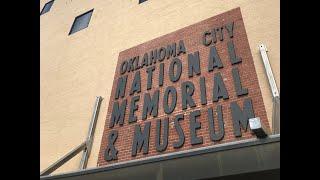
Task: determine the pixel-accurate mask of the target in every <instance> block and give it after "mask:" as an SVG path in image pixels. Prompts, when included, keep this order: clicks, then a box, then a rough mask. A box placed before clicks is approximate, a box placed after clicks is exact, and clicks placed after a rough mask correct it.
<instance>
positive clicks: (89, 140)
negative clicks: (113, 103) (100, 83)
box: [79, 96, 102, 170]
mask: <svg viewBox="0 0 320 180" xmlns="http://www.w3.org/2000/svg"><path fill="white" fill-rule="evenodd" d="M101 100H102V97H101V96H97V97H96V103H95V105H94V110H93V114H92V117H91V122H90V127H89V132H88V136H87V140H86V149H85V150H84V151H83V154H82V158H81V161H80V166H79V169H80V170H81V169H85V168H86V167H87V163H88V158H89V155H90V152H91V148H92V142H93V135H94V130H95V127H96V124H97V119H98V118H97V117H98V114H99V109H100V103H101Z"/></svg>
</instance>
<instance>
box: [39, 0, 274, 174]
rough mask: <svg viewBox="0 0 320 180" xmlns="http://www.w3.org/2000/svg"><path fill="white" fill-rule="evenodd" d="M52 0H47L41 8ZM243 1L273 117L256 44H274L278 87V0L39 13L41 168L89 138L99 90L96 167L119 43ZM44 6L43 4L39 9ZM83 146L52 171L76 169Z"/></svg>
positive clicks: (68, 3)
mask: <svg viewBox="0 0 320 180" xmlns="http://www.w3.org/2000/svg"><path fill="white" fill-rule="evenodd" d="M48 1H49V0H41V3H40V11H41V9H42V7H43V6H44V4H45V3H46V2H48ZM236 7H240V8H241V12H242V15H243V19H244V23H245V28H246V31H247V35H248V39H249V44H250V48H251V51H252V55H253V59H254V63H255V66H256V70H257V74H258V79H259V84H260V86H261V90H262V95H263V98H264V102H265V106H266V110H267V114H268V119H269V121H270V124H271V113H272V99H271V94H270V90H269V86H268V83H267V77H266V75H265V72H264V69H263V64H262V60H261V57H260V54H259V50H258V45H259V43H261V42H263V43H264V44H266V45H267V47H268V50H269V52H268V53H269V54H268V55H269V59H270V61H271V66H272V70H273V72H274V74H275V77H276V82H277V85H278V88H280V2H279V0H259V1H257V0H224V1H221V0H148V1H147V2H145V3H142V4H140V5H139V4H138V0H117V1H112V0H92V1H86V0H73V1H72V0H56V1H55V2H54V4H53V6H52V8H51V10H50V12H48V13H47V14H45V15H42V16H40V23H41V25H40V33H41V35H40V36H41V37H40V53H41V55H40V65H41V69H40V73H41V74H40V76H41V80H40V84H41V91H40V100H41V101H40V108H41V110H40V112H41V114H40V117H41V121H40V171H41V170H43V169H45V168H46V167H48V166H49V165H51V164H52V163H53V162H55V161H56V160H57V159H59V158H61V157H62V156H63V155H65V154H66V153H67V152H68V151H70V150H71V149H72V148H74V147H76V146H77V145H79V144H80V143H81V142H83V141H84V140H85V138H86V135H87V131H88V127H89V123H90V118H91V114H92V110H93V105H94V101H95V96H97V95H100V96H102V97H103V98H104V100H103V101H102V105H101V109H100V114H99V118H98V122H97V127H96V131H95V137H94V143H93V148H92V152H91V156H90V159H89V162H88V168H93V167H96V163H97V157H98V152H99V146H100V141H101V137H102V131H103V126H104V121H105V116H106V111H107V104H108V101H109V95H110V92H111V88H112V81H113V75H114V72H115V67H116V63H117V59H118V54H119V52H120V51H122V50H125V49H128V48H130V47H132V46H135V45H138V44H141V43H143V42H146V41H148V40H151V39H154V38H156V37H159V36H161V35H165V34H167V33H170V32H173V31H175V30H178V29H180V28H182V27H185V26H188V25H191V24H194V23H196V22H199V21H201V20H204V19H206V18H209V17H212V16H214V15H217V14H220V13H223V12H225V11H228V10H230V9H233V8H236ZM93 8H94V11H93V15H92V17H91V21H90V25H89V27H88V28H86V29H84V30H82V31H79V32H77V33H75V34H73V35H71V36H68V33H69V30H70V27H71V25H72V22H73V20H74V18H75V17H76V16H78V15H80V14H82V13H84V12H86V11H88V10H91V9H93ZM40 11H39V12H40ZM80 157H81V154H79V155H77V156H76V157H75V158H73V159H72V160H71V161H70V162H68V163H67V164H65V165H64V166H62V167H61V168H60V169H58V170H56V171H55V172H54V173H53V174H56V173H62V172H67V171H73V170H77V168H78V166H79V162H80Z"/></svg>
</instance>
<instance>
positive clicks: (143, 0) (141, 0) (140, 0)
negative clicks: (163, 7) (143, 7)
mask: <svg viewBox="0 0 320 180" xmlns="http://www.w3.org/2000/svg"><path fill="white" fill-rule="evenodd" d="M145 1H147V0H139V4H141V3H143V2H145Z"/></svg>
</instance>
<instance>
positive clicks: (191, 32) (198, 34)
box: [98, 8, 269, 166]
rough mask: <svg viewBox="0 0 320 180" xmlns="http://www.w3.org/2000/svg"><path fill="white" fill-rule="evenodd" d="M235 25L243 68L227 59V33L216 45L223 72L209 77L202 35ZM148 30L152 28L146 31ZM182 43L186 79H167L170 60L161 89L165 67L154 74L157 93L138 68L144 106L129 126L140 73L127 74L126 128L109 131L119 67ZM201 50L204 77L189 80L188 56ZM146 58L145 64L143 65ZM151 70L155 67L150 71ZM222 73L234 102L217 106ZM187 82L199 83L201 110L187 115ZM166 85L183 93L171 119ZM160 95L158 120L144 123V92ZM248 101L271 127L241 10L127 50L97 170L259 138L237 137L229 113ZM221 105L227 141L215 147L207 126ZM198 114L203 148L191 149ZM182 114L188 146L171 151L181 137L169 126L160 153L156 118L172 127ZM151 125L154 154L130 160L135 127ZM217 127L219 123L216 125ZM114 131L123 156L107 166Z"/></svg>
mask: <svg viewBox="0 0 320 180" xmlns="http://www.w3.org/2000/svg"><path fill="white" fill-rule="evenodd" d="M232 21H233V22H234V30H233V31H234V34H233V38H232V39H233V42H234V45H235V51H236V54H237V56H239V57H241V58H242V62H241V63H239V64H235V65H232V64H231V62H230V60H229V55H228V48H227V42H228V41H229V40H230V37H229V36H228V34H227V32H226V31H225V32H224V40H223V41H219V40H218V41H217V43H216V48H217V51H218V54H219V56H220V58H221V61H222V64H223V66H224V67H223V68H221V69H217V68H215V69H214V71H212V72H208V71H207V65H208V56H209V50H210V46H208V47H206V46H204V45H203V44H202V34H203V32H205V31H207V30H211V29H212V28H214V27H221V26H224V25H226V24H228V23H230V22H232ZM146 28H147V26H146ZM179 40H183V41H184V44H185V47H186V51H187V53H186V54H181V55H180V56H178V58H179V59H180V60H181V61H182V68H183V71H182V75H181V77H180V79H179V81H177V82H175V83H172V82H171V81H170V80H169V76H168V67H169V64H170V61H171V60H172V59H173V58H170V59H165V60H164V61H163V62H164V67H165V76H164V85H163V86H162V87H159V86H158V73H159V65H160V63H159V62H157V63H156V64H155V68H156V69H155V71H154V73H153V85H152V89H150V90H147V73H146V67H144V68H142V69H139V71H140V73H141V93H139V94H134V95H133V96H136V95H140V100H139V102H138V103H137V104H138V105H139V110H138V111H136V112H135V115H136V116H137V118H138V122H136V123H131V124H129V123H128V118H129V111H130V101H131V98H132V97H133V96H130V95H129V91H130V88H131V82H132V80H133V78H134V74H135V72H136V71H135V72H129V73H126V74H128V81H127V82H128V84H127V86H126V94H125V97H124V98H123V99H127V101H128V103H127V104H128V105H127V108H126V115H125V120H124V124H123V126H119V124H116V125H115V126H114V127H113V128H109V120H110V116H111V112H112V108H113V102H114V97H115V89H116V86H117V81H118V78H119V77H120V76H121V75H120V65H121V62H122V61H123V60H127V59H129V58H132V57H135V56H140V58H142V57H143V55H144V53H146V52H148V53H149V52H150V51H151V50H154V49H159V48H160V47H166V46H167V45H169V44H170V45H171V44H172V43H174V42H176V43H177V44H178V42H179ZM196 51H199V54H200V63H201V75H199V76H193V77H191V78H189V77H188V59H187V56H188V54H189V53H194V52H196ZM141 60H142V59H140V61H141ZM148 67H150V66H148ZM233 67H238V69H239V73H240V78H241V84H242V86H243V87H245V88H247V89H248V95H244V96H241V97H238V96H237V95H236V92H235V87H234V84H233V78H232V72H231V70H232V68H233ZM217 72H220V73H221V75H222V78H223V80H224V83H225V85H226V88H227V90H228V94H229V99H227V100H223V99H219V101H218V102H212V100H211V99H212V89H213V75H214V74H215V73H217ZM201 76H203V77H205V78H206V88H207V89H206V91H207V101H208V104H207V105H205V106H203V105H201V103H200V85H199V78H200V77H201ZM184 81H191V82H193V83H194V86H195V89H196V90H195V93H194V95H193V99H194V101H195V103H196V105H197V107H195V108H190V107H188V109H187V110H185V111H183V110H182V106H181V93H180V89H181V84H182V82H184ZM167 86H174V87H175V88H176V90H177V93H178V99H177V106H176V108H175V111H174V112H173V113H172V114H170V115H166V114H165V113H164V111H163V107H162V99H163V93H164V91H165V88H166V87H167ZM157 89H159V90H160V97H159V111H158V117H156V118H153V117H152V116H148V118H147V119H146V120H145V121H139V120H140V119H141V115H142V109H143V97H144V93H146V92H148V93H150V95H151V96H152V95H153V92H154V91H155V90H157ZM246 98H251V100H252V104H253V110H254V114H255V116H256V117H260V118H261V120H262V123H264V125H265V126H266V127H267V128H269V124H268V120H267V115H266V111H265V107H264V103H263V100H262V96H261V92H260V88H259V84H258V79H257V75H256V71H255V67H254V64H253V60H252V55H251V51H250V47H249V44H248V40H247V35H246V32H245V27H244V23H243V19H242V16H241V12H240V8H236V9H233V10H231V11H228V12H225V13H223V14H220V15H217V16H214V17H211V18H209V19H206V20H203V21H201V22H199V23H196V24H193V25H191V26H188V27H185V28H183V29H180V30H178V31H175V32H172V33H170V34H167V35H164V36H162V37H159V38H156V39H154V40H151V41H149V42H146V43H143V44H140V45H138V46H136V47H133V48H130V49H128V50H125V51H122V52H121V53H120V54H119V59H118V64H117V69H116V73H115V77H114V81H113V89H112V93H111V98H110V102H109V106H108V114H107V117H106V122H105V127H104V133H103V137H102V141H101V147H100V153H99V158H98V166H103V165H107V164H111V163H115V162H122V161H127V160H132V159H139V158H144V157H149V156H154V155H158V154H165V153H170V152H175V151H182V150H186V149H191V148H199V147H203V146H209V145H214V144H221V143H226V142H230V141H237V140H242V139H247V138H252V137H254V136H253V135H252V134H251V132H250V128H248V130H247V131H246V132H245V131H244V130H243V129H242V130H241V131H242V137H240V138H236V137H235V136H234V133H233V122H232V117H231V110H230V103H231V102H233V101H236V102H237V103H238V105H239V106H240V107H241V108H242V105H243V101H244V99H246ZM123 99H121V98H120V99H119V100H118V101H119V104H121V102H122V100H123ZM217 105H222V111H223V120H224V128H225V135H224V138H223V139H222V140H221V141H219V142H212V141H211V140H210V136H209V127H208V121H207V109H208V108H209V107H213V110H214V111H215V110H216V106H217ZM196 109H200V110H201V116H200V118H199V119H198V121H199V122H201V129H199V130H197V136H202V137H203V144H200V145H195V146H192V145H191V144H190V130H189V113H190V112H191V111H194V110H196ZM180 113H183V114H184V115H185V117H184V120H182V121H180V124H181V127H182V128H183V131H184V135H185V143H184V145H183V146H182V147H181V148H179V149H174V148H173V146H172V143H173V142H174V141H177V140H178V135H177V132H176V130H175V128H174V127H173V126H170V125H169V139H168V147H167V149H166V150H165V151H164V152H161V153H160V152H157V151H156V149H155V133H156V130H155V128H156V122H155V120H156V119H159V118H161V119H163V118H164V117H169V123H170V122H173V118H174V117H175V115H177V114H180ZM214 119H215V122H216V121H217V117H216V116H215V117H214ZM147 121H151V129H150V139H149V153H148V154H147V155H143V154H142V151H141V152H138V153H137V156H136V157H131V148H132V141H133V136H134V126H135V125H136V124H137V123H139V124H141V126H142V129H143V128H144V124H145V122H147ZM216 124H217V123H215V125H216ZM215 128H217V127H215ZM111 130H118V134H119V136H118V139H117V140H116V142H115V147H116V149H117V150H118V151H119V153H118V160H114V161H111V162H106V161H105V160H104V152H105V149H106V147H107V144H108V142H107V137H108V134H109V132H110V131H111Z"/></svg>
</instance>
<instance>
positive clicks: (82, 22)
mask: <svg viewBox="0 0 320 180" xmlns="http://www.w3.org/2000/svg"><path fill="white" fill-rule="evenodd" d="M92 12H93V10H90V11H89V12H86V13H84V14H82V15H80V16H78V17H76V18H75V20H74V22H73V25H72V27H71V30H70V33H69V35H70V34H73V33H75V32H77V31H80V30H82V29H85V28H86V27H88V26H89V22H90V19H91V15H92Z"/></svg>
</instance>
